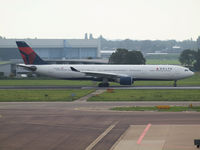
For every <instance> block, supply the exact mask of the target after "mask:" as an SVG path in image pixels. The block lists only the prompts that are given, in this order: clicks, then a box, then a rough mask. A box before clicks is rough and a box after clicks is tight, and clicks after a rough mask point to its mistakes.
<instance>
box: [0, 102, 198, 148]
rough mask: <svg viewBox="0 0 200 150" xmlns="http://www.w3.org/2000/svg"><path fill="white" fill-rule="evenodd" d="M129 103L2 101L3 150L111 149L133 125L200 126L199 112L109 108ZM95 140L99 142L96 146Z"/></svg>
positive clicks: (0, 140)
mask: <svg viewBox="0 0 200 150" xmlns="http://www.w3.org/2000/svg"><path fill="white" fill-rule="evenodd" d="M179 103H180V102H179ZM126 104H127V103H103V102H102V103H96V102H93V103H88V102H70V103H68V102H55V103H54V102H52V103H49V102H37V103H31V102H28V103H25V102H19V103H17V102H14V103H6V102H5V103H4V102H2V103H0V149H1V150H36V149H37V150H45V149H48V150H82V149H86V148H88V149H87V150H89V149H92V150H108V149H110V148H111V147H112V146H113V144H114V143H115V142H116V141H117V140H118V139H119V137H120V136H121V135H122V134H123V133H124V132H125V131H126V130H127V129H128V127H129V126H130V125H147V124H149V123H151V124H153V125H166V124H177V125H195V124H196V125H198V124H200V117H199V116H200V113H197V112H178V113H171V112H168V113H165V112H115V111H110V110H108V108H109V107H112V106H116V105H126ZM128 104H130V103H128ZM132 104H133V103H132ZM145 105H146V104H145ZM110 127H112V128H110ZM107 129H110V130H109V132H108V133H106V134H105V135H103V137H101V136H100V135H102V133H105V131H107ZM98 137H101V138H98ZM95 139H99V141H98V140H97V142H96V143H95V142H94V141H96V140H95ZM91 143H92V146H91Z"/></svg>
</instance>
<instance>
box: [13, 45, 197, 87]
mask: <svg viewBox="0 0 200 150" xmlns="http://www.w3.org/2000/svg"><path fill="white" fill-rule="evenodd" d="M16 44H17V46H18V49H19V51H20V54H21V56H22V58H23V60H24V63H25V64H18V66H20V67H23V68H25V69H27V70H29V71H32V72H34V73H36V74H41V75H45V76H49V77H54V78H59V79H68V80H93V81H101V82H100V83H99V85H98V86H99V87H109V82H117V83H119V84H120V85H127V86H131V85H132V84H133V83H134V82H135V81H138V80H155V81H174V86H175V87H176V86H177V83H176V82H177V80H180V79H184V78H188V77H191V76H192V75H193V74H194V73H193V72H192V71H190V70H189V69H188V68H185V67H182V66H177V65H113V64H108V65H97V64H95V65H91V64H88V65H85V64H84V65H83V64H48V63H47V62H46V61H44V60H42V59H41V58H40V57H39V56H38V55H37V54H36V53H35V51H34V50H33V49H32V48H31V47H30V46H29V45H28V44H27V43H26V42H24V41H16Z"/></svg>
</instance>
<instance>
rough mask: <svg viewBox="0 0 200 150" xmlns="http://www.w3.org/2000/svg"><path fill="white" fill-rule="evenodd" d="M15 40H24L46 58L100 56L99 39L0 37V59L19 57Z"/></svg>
mask: <svg viewBox="0 0 200 150" xmlns="http://www.w3.org/2000/svg"><path fill="white" fill-rule="evenodd" d="M15 41H26V42H27V43H28V44H29V45H30V46H31V47H32V48H33V49H34V50H35V51H36V52H37V53H38V54H39V55H40V57H41V58H43V59H48V60H53V59H87V58H92V59H93V58H94V59H95V58H99V57H100V41H99V39H0V54H1V55H0V60H10V59H21V56H20V53H19V52H18V50H17V46H16V43H15Z"/></svg>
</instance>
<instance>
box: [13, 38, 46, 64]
mask: <svg viewBox="0 0 200 150" xmlns="http://www.w3.org/2000/svg"><path fill="white" fill-rule="evenodd" d="M16 44H17V46H18V49H19V51H20V54H21V56H22V58H23V60H24V63H25V64H26V65H29V64H35V65H42V64H47V63H46V62H45V61H44V60H42V59H41V58H40V57H39V56H38V55H37V54H36V53H35V52H34V51H33V49H32V48H31V47H30V46H29V45H28V44H26V42H24V41H16Z"/></svg>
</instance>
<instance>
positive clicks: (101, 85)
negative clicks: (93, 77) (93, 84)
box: [98, 83, 109, 87]
mask: <svg viewBox="0 0 200 150" xmlns="http://www.w3.org/2000/svg"><path fill="white" fill-rule="evenodd" d="M98 86H99V87H109V83H99V85H98Z"/></svg>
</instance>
